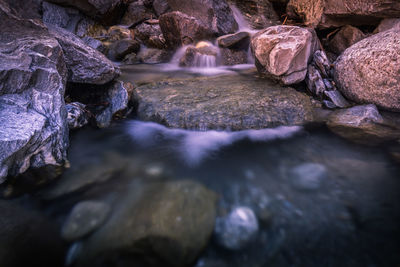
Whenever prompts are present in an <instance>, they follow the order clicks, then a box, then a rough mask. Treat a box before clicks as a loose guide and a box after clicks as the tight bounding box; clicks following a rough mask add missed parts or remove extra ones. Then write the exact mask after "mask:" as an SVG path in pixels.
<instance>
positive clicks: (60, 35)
mask: <svg viewBox="0 0 400 267" xmlns="http://www.w3.org/2000/svg"><path fill="white" fill-rule="evenodd" d="M47 26H48V28H49V30H50V33H51V34H52V35H53V36H54V37H55V38H56V39H57V41H58V42H59V43H60V45H61V47H62V49H63V51H64V57H65V63H66V64H67V68H68V81H69V82H74V83H89V84H105V83H107V82H110V81H112V80H114V79H115V78H116V77H117V76H118V75H119V74H120V70H119V68H118V67H117V66H115V65H114V63H112V62H111V61H110V60H108V59H107V58H106V57H105V56H104V55H103V54H101V53H100V52H99V51H97V50H95V49H93V48H91V47H90V46H87V45H86V44H85V43H84V42H83V41H82V40H81V39H79V38H78V37H77V36H76V35H74V34H73V33H71V32H69V31H67V30H65V29H63V28H60V27H56V26H53V25H47Z"/></svg>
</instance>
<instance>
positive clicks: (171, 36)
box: [159, 11, 213, 48]
mask: <svg viewBox="0 0 400 267" xmlns="http://www.w3.org/2000/svg"><path fill="white" fill-rule="evenodd" d="M159 21H160V28H161V31H162V33H163V35H164V38H165V41H166V44H167V46H168V47H170V48H177V47H180V46H182V45H188V44H191V43H194V42H197V41H201V40H207V39H210V38H211V37H212V36H213V33H212V32H210V31H209V30H208V29H207V28H206V27H205V26H203V25H202V24H201V23H200V21H199V20H197V19H196V18H194V17H190V16H188V15H186V14H184V13H181V12H178V11H175V12H169V13H165V14H164V15H161V16H160V18H159Z"/></svg>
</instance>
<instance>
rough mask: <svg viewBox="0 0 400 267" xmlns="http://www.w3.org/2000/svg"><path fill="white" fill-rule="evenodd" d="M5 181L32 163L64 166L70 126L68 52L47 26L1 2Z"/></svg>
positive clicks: (0, 151) (0, 121) (0, 136)
mask: <svg viewBox="0 0 400 267" xmlns="http://www.w3.org/2000/svg"><path fill="white" fill-rule="evenodd" d="M0 17H1V19H0V27H1V28H2V34H1V36H0V80H1V84H0V125H1V128H0V183H1V182H3V181H4V178H5V177H6V176H7V175H13V176H14V175H18V174H20V173H23V172H24V171H26V170H27V169H28V168H29V167H35V168H38V167H43V166H46V165H61V164H63V162H64V160H65V159H66V149H67V146H68V126H67V123H66V116H67V113H66V110H65V105H64V91H65V82H66V77H67V69H66V66H65V64H64V60H63V51H62V49H61V47H60V45H59V44H58V42H57V41H56V40H55V39H54V38H53V37H52V36H51V35H50V34H49V33H48V31H47V29H46V28H45V27H44V25H43V24H40V23H39V22H37V21H33V20H24V19H20V18H18V17H17V16H16V15H14V14H13V12H12V11H11V10H10V9H9V7H8V6H7V5H6V4H5V3H4V2H2V1H0Z"/></svg>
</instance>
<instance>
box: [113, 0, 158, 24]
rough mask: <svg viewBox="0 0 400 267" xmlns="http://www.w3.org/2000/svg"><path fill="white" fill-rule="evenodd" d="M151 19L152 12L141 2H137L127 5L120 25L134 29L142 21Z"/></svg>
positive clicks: (141, 0) (139, 0)
mask: <svg viewBox="0 0 400 267" xmlns="http://www.w3.org/2000/svg"><path fill="white" fill-rule="evenodd" d="M153 17H155V15H154V13H153V12H152V10H151V9H149V8H147V7H146V6H145V3H144V1H143V0H138V1H135V2H132V3H130V4H129V6H128V9H127V10H126V12H125V15H124V17H123V18H122V21H121V23H122V24H123V25H128V26H130V27H135V26H136V25H138V24H140V23H142V22H143V21H145V20H148V19H152V18H153Z"/></svg>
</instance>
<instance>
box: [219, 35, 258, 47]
mask: <svg viewBox="0 0 400 267" xmlns="http://www.w3.org/2000/svg"><path fill="white" fill-rule="evenodd" d="M217 42H218V46H219V47H223V48H234V49H243V50H247V49H248V48H249V45H250V34H249V33H248V32H238V33H234V34H228V35H224V36H221V37H218V39H217Z"/></svg>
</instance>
